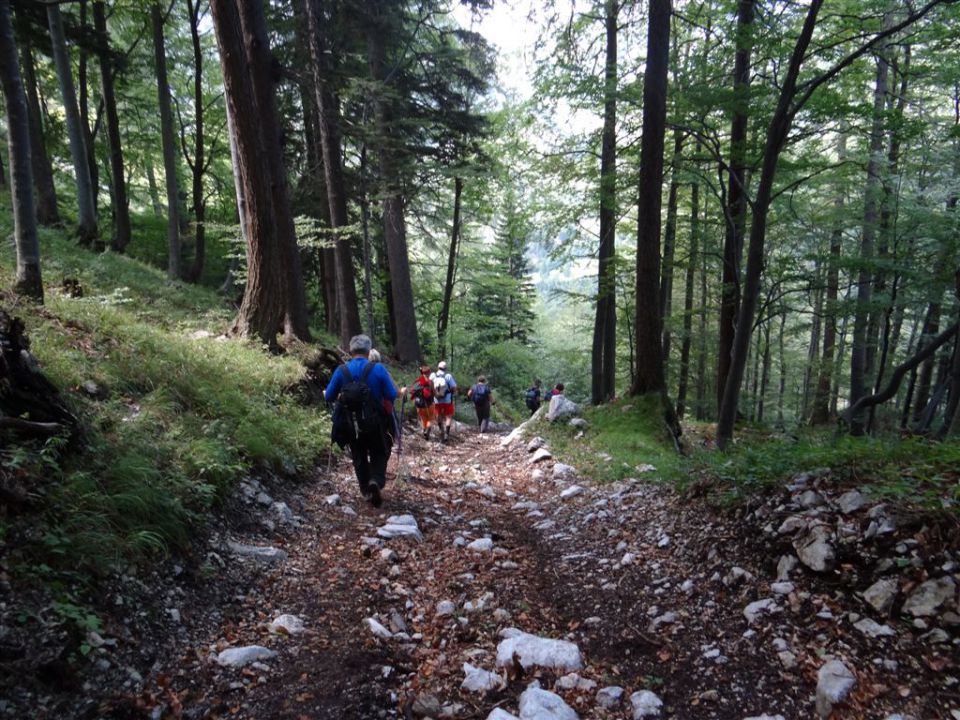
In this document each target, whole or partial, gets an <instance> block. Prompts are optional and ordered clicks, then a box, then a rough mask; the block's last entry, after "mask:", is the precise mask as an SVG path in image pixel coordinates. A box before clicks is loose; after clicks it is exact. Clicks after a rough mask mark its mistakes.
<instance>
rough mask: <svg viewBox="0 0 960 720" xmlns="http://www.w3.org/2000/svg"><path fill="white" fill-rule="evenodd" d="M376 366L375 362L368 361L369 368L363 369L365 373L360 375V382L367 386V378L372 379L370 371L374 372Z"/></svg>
mask: <svg viewBox="0 0 960 720" xmlns="http://www.w3.org/2000/svg"><path fill="white" fill-rule="evenodd" d="M374 365H376V363H375V362H369V361H367V366H366V367H365V368H363V372H362V373H361V374H360V382H362V383H365V384H367V378H368V377H370V371H371V370H373V366H374Z"/></svg>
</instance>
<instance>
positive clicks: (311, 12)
mask: <svg viewBox="0 0 960 720" xmlns="http://www.w3.org/2000/svg"><path fill="white" fill-rule="evenodd" d="M307 18H308V28H309V33H308V34H309V38H310V43H309V44H310V59H311V62H310V65H311V68H312V71H313V84H314V90H315V92H316V98H317V107H318V108H319V113H320V144H321V149H322V153H323V169H324V174H325V178H326V186H327V202H328V203H329V205H330V225H331V227H332V228H333V230H334V233H335V235H334V243H335V244H334V254H335V258H336V278H337V286H336V287H337V306H338V308H339V310H338V316H339V319H340V327H339V331H340V342H341V343H342V344H343V346H344V347H346V346H347V344H348V343H349V342H350V338H351V337H353V336H354V335H356V334H358V333H359V332H360V330H361V325H360V309H359V307H358V305H357V285H356V278H355V276H354V272H353V253H352V252H351V242H350V235H348V234H347V233H346V228H347V227H348V226H349V224H350V219H349V218H348V217H347V193H346V184H345V182H344V179H343V168H342V162H341V149H340V102H339V99H338V98H337V96H336V95H335V94H334V91H333V88H332V86H331V84H330V77H331V70H332V69H331V68H330V63H329V60H328V59H327V57H328V53H327V52H326V47H325V45H326V43H325V32H326V28H325V27H324V25H325V23H324V17H323V9H322V7H321V4H320V0H307Z"/></svg>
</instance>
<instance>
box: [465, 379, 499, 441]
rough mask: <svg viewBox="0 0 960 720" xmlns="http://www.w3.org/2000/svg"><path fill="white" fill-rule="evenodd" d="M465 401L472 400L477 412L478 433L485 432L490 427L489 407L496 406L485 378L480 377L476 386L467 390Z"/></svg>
mask: <svg viewBox="0 0 960 720" xmlns="http://www.w3.org/2000/svg"><path fill="white" fill-rule="evenodd" d="M467 399H469V400H473V408H474V409H475V410H476V411H477V425H478V426H479V427H480V432H486V431H487V428H488V427H489V425H490V406H491V405H496V404H497V401H496V400H495V399H494V397H493V390H491V389H490V386H489V385H487V378H486V377H484V376H483V375H481V376H480V377H478V378H477V384H476V385H474V386H473V387H472V388H470V389H469V390H467Z"/></svg>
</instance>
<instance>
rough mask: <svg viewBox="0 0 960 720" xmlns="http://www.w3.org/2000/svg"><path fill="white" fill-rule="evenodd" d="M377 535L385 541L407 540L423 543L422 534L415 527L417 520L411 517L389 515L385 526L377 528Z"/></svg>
mask: <svg viewBox="0 0 960 720" xmlns="http://www.w3.org/2000/svg"><path fill="white" fill-rule="evenodd" d="M377 535H378V536H379V537H382V538H385V539H387V540H392V539H394V538H408V539H410V540H414V541H416V542H418V543H419V542H423V533H422V532H420V528H419V527H417V520H416V518H414V517H413V515H391V516H390V517H388V518H387V522H386V524H385V525H383V526H382V527H379V528H377Z"/></svg>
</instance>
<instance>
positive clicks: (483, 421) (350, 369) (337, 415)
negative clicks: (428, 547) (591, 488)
mask: <svg viewBox="0 0 960 720" xmlns="http://www.w3.org/2000/svg"><path fill="white" fill-rule="evenodd" d="M372 344H373V343H372V341H371V340H370V338H369V337H368V336H367V335H355V336H354V337H352V338H350V344H349V351H350V355H351V358H350V360H348V361H347V362H346V363H344V364H343V365H340V366H339V367H338V368H337V369H336V370H335V371H334V373H333V375H332V376H331V378H330V383H329V384H328V385H327V387H326V390H325V391H324V399H325V400H326V401H327V403H332V404H333V417H332V427H331V434H330V435H331V440H332V441H333V442H335V443H336V444H337V445H339V446H340V448H341V449H342V448H344V447H346V446H347V445H349V446H350V456H351V459H352V461H353V469H354V472H355V473H356V476H357V482H358V484H359V485H360V492H361V494H362V495H363V497H364V498H365V499H366V500H369V501H370V502H371V503H372V504H373V506H374V507H380V505H382V504H383V489H384V486H385V485H386V482H387V460H388V459H389V458H390V453H391V451H392V449H393V447H394V443H395V442H396V443H397V450H398V452H402V444H401V441H402V425H401V423H402V420H403V418H402V417H401V418H399V419H398V418H397V417H396V415H395V413H394V401H395V400H396V399H397V398H398V397H400V398H402V399H404V400H405V399H406V397H407V394H408V393H409V395H410V397H412V398H413V404H414V406H415V407H416V410H417V417H418V418H419V420H420V428H421V432H422V434H423V437H424V439H425V440H429V439H430V433H431V431H432V429H433V426H434V425H436V426H437V428H438V431H439V433H440V438H439V440H440V442H441V443H446V442H447V441H448V440H449V439H450V431H451V428H452V426H453V415H454V410H455V407H454V395H456V394H457V381H456V379H455V378H454V377H453V375H452V374H451V373H450V372H449V371H448V370H447V363H446V361H445V360H441V361H440V362H439V363H437V369H436V371H434V372H431V368H430V366H429V365H426V364H421V365H420V367H419V373H420V374H419V375H418V376H417V378H416V379H415V380H414V381H413V382H412V383H410V385H409V386H404V387H398V386H397V384H396V382H394V380H393V378H392V377H391V376H390V373H389V371H388V370H387V369H386V367H385V366H384V365H382V364H381V363H380V353H379V352H377V351H376V350H374V349H373V347H372ZM540 386H541V382H540V380H539V379H536V380H534V383H533V387H531V388H530V389H529V390H528V391H527V392H526V404H527V407H528V408H529V409H530V411H531V415H532V414H533V413H535V412H536V411H537V409H538V408H539V407H540V404H541V400H540ZM563 389H564V388H563V383H557V385H556V387H554V388H553V389H552V390H548V391H547V392H546V394H545V395H544V398H543V401H544V402H548V401H549V400H550V398H551V397H553V396H555V395H561V394H562V393H563ZM466 397H467V399H468V400H470V401H471V402H472V403H473V407H474V410H475V411H476V414H477V429H478V431H479V432H480V433H485V432H488V431H489V429H490V410H491V408H492V406H493V405H496V403H497V401H496V398H494V396H493V390H492V389H491V388H490V385H489V384H488V383H487V378H486V376H485V375H480V376H478V377H477V382H476V383H475V384H474V385H472V386H471V387H470V389H469V390H467V393H466ZM401 410H402V406H401Z"/></svg>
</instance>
